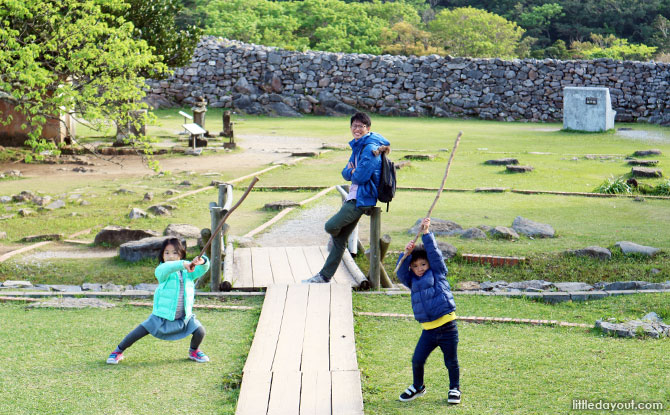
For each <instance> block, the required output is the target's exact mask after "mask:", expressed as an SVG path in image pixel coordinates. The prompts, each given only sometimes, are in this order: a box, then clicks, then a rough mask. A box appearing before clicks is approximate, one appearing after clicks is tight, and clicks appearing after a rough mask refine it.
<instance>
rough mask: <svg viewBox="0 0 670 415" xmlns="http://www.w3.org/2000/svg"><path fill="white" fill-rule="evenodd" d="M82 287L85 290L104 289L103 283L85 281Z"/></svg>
mask: <svg viewBox="0 0 670 415" xmlns="http://www.w3.org/2000/svg"><path fill="white" fill-rule="evenodd" d="M81 289H82V290H84V291H102V284H98V283H94V282H93V283H92V282H85V283H83V284H82V285H81Z"/></svg>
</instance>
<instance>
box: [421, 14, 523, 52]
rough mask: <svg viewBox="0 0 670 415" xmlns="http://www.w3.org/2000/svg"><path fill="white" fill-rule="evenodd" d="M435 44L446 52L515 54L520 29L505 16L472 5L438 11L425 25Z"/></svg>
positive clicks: (519, 37)
mask: <svg viewBox="0 0 670 415" xmlns="http://www.w3.org/2000/svg"><path fill="white" fill-rule="evenodd" d="M429 27H430V31H431V33H432V34H433V37H434V39H435V40H436V44H438V45H439V46H441V47H444V49H445V50H446V51H447V53H449V54H450V55H454V56H469V57H476V58H487V57H499V58H510V59H511V58H515V57H517V53H516V51H515V50H516V48H517V47H518V45H519V41H520V39H521V36H522V35H523V33H524V30H523V29H522V28H520V27H518V26H517V25H516V23H513V22H510V21H508V20H506V19H505V18H503V17H501V16H498V15H495V14H493V13H489V12H487V11H484V10H479V9H474V8H472V7H464V8H458V9H454V10H442V11H441V12H440V13H438V15H437V16H436V17H435V20H433V21H432V22H430V24H429Z"/></svg>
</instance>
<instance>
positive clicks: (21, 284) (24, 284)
mask: <svg viewBox="0 0 670 415" xmlns="http://www.w3.org/2000/svg"><path fill="white" fill-rule="evenodd" d="M1 285H2V287H3V288H33V284H32V283H31V282H30V281H12V280H7V281H5V282H3V283H2V284H1Z"/></svg>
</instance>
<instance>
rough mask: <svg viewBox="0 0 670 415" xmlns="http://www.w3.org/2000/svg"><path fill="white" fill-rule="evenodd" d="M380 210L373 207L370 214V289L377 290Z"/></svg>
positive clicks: (379, 258) (379, 265) (379, 251)
mask: <svg viewBox="0 0 670 415" xmlns="http://www.w3.org/2000/svg"><path fill="white" fill-rule="evenodd" d="M381 221H382V210H381V208H379V207H376V206H375V207H373V208H372V213H371V214H370V276H369V279H370V285H371V286H372V289H374V290H378V289H379V285H380V284H379V278H380V277H379V274H380V267H381V263H380V262H379V261H380V260H381V255H380V254H381V250H380V247H379V234H380V233H381Z"/></svg>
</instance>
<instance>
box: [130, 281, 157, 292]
mask: <svg viewBox="0 0 670 415" xmlns="http://www.w3.org/2000/svg"><path fill="white" fill-rule="evenodd" d="M134 288H135V289H136V290H140V291H151V292H154V291H156V288H158V284H146V283H141V284H137V285H136V286H135V287H134Z"/></svg>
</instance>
